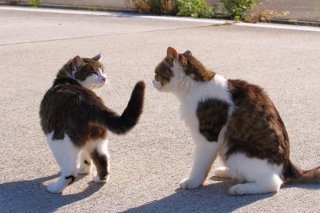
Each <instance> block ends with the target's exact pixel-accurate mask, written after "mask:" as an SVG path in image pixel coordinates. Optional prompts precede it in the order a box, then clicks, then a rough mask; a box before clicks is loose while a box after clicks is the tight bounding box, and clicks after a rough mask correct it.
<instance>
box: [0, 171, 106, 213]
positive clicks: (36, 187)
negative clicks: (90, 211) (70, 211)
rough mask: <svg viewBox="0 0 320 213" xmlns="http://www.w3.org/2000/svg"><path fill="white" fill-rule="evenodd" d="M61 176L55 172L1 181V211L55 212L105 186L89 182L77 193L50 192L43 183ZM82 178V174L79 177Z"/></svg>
mask: <svg viewBox="0 0 320 213" xmlns="http://www.w3.org/2000/svg"><path fill="white" fill-rule="evenodd" d="M59 176H60V175H59V174H55V175H51V176H48V177H42V178H38V179H34V180H23V181H14V182H8V183H1V184H0V192H1V193H0V202H1V212H44V213H46V212H53V211H55V210H57V209H59V208H60V207H63V206H65V205H69V204H72V203H74V202H77V201H80V200H83V199H85V198H87V197H89V196H91V195H92V194H94V193H95V192H97V191H99V189H100V188H101V187H102V186H103V184H98V183H93V182H89V183H88V187H86V189H84V191H82V192H79V193H77V194H71V195H61V194H51V193H49V192H48V191H47V190H46V186H44V184H43V183H44V182H46V181H49V180H52V179H55V178H58V177H59ZM81 178H82V177H81V176H80V177H79V179H81ZM79 179H78V180H79Z"/></svg>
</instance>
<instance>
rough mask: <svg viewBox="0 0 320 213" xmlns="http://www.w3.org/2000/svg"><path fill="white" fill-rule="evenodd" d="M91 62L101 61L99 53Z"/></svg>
mask: <svg viewBox="0 0 320 213" xmlns="http://www.w3.org/2000/svg"><path fill="white" fill-rule="evenodd" d="M92 60H95V61H100V60H101V53H99V54H98V55H96V56H94V57H92Z"/></svg>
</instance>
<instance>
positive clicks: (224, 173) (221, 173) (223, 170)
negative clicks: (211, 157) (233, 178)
mask: <svg viewBox="0 0 320 213" xmlns="http://www.w3.org/2000/svg"><path fill="white" fill-rule="evenodd" d="M228 172H229V169H228V168H227V167H218V168H216V169H215V170H214V174H215V176H217V177H221V178H226V177H229V175H228Z"/></svg>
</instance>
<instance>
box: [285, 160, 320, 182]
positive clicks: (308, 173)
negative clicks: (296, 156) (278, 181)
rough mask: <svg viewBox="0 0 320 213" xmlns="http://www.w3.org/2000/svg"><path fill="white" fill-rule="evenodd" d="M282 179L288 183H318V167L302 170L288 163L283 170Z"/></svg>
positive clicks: (319, 179)
mask: <svg viewBox="0 0 320 213" xmlns="http://www.w3.org/2000/svg"><path fill="white" fill-rule="evenodd" d="M284 177H285V179H286V182H289V183H320V166H318V167H316V168H313V169H310V170H303V169H300V168H299V167H297V166H295V165H294V164H293V163H292V162H291V161H289V162H288V164H287V166H286V168H285V170H284Z"/></svg>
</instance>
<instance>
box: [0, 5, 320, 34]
mask: <svg viewBox="0 0 320 213" xmlns="http://www.w3.org/2000/svg"><path fill="white" fill-rule="evenodd" d="M0 10H14V11H26V12H42V13H58V14H77V15H94V16H109V17H132V18H138V19H155V20H167V21H184V22H196V23H208V24H233V25H236V26H244V27H257V28H270V29H284V30H298V31H309V32H320V28H319V27H308V26H294V25H285V24H271V23H255V24H251V23H242V22H234V21H228V20H217V19H202V18H201V19H200V18H185V17H169V16H150V15H137V14H131V13H124V12H103V11H86V10H72V9H51V8H50V9H47V8H29V7H12V6H0Z"/></svg>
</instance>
